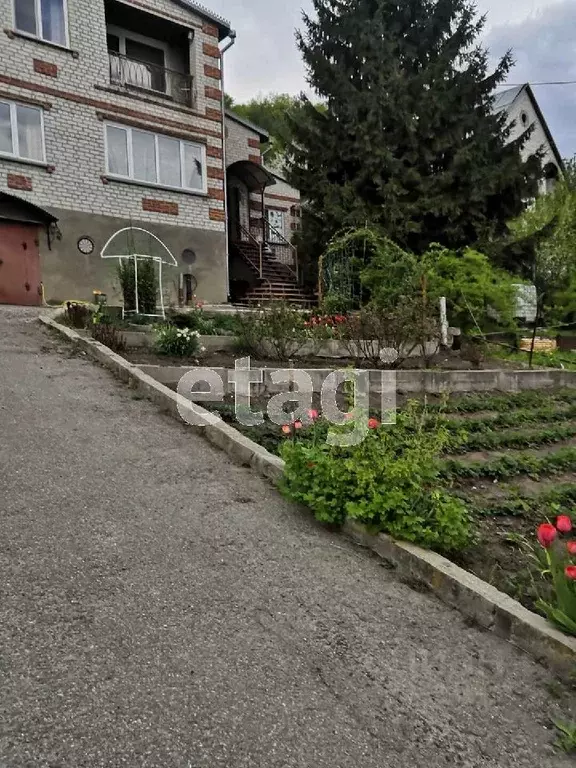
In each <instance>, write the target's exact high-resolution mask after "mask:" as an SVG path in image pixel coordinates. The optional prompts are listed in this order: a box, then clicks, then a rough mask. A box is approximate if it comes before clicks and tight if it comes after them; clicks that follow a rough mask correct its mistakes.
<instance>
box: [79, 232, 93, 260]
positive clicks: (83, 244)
mask: <svg viewBox="0 0 576 768" xmlns="http://www.w3.org/2000/svg"><path fill="white" fill-rule="evenodd" d="M78 250H79V251H80V253H83V254H84V255H85V256H88V255H89V254H90V253H93V252H94V240H92V238H90V237H81V238H80V240H78Z"/></svg>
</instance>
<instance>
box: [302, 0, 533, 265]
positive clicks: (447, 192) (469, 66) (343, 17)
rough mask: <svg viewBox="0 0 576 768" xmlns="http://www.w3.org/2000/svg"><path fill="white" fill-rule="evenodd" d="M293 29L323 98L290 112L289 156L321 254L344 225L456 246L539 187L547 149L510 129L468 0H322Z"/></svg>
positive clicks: (499, 221) (485, 236) (497, 74)
mask: <svg viewBox="0 0 576 768" xmlns="http://www.w3.org/2000/svg"><path fill="white" fill-rule="evenodd" d="M313 5H314V9H315V11H316V17H315V18H312V17H311V16H309V15H306V14H304V16H303V20H304V30H303V32H300V33H297V42H298V45H299V48H300V50H301V52H302V55H303V58H304V62H305V65H306V67H307V71H308V81H309V84H310V86H311V88H312V89H313V90H314V92H315V96H316V97H319V98H320V99H321V100H322V101H323V102H324V103H325V105H326V109H323V110H319V109H317V108H316V107H315V106H314V105H313V104H312V103H311V102H310V101H309V100H307V99H306V98H305V97H302V102H303V108H302V109H301V110H299V111H298V113H297V116H296V119H294V118H289V119H290V121H291V128H292V132H293V144H292V146H291V148H290V151H289V156H288V167H289V169H290V175H291V180H292V182H293V183H294V184H295V185H296V186H298V187H299V188H300V190H301V192H302V196H303V198H304V199H305V200H306V201H307V206H306V218H307V222H308V230H307V235H308V237H309V238H310V240H311V243H312V247H313V249H314V250H315V252H316V253H317V254H319V253H320V252H321V250H322V248H323V247H324V245H325V244H326V242H327V241H328V240H329V239H330V237H332V236H333V235H334V233H335V232H337V231H338V230H340V229H342V228H343V227H347V226H358V225H364V224H366V223H367V222H369V223H370V224H371V225H379V226H381V227H382V229H383V231H384V232H385V233H386V234H387V235H388V236H389V237H390V238H391V239H393V240H394V241H395V242H396V243H398V244H399V245H400V246H401V247H403V248H407V249H409V250H411V251H414V252H415V253H422V252H423V251H425V250H426V249H427V247H428V246H429V245H430V243H432V242H438V243H441V244H442V245H445V246H447V247H450V248H460V247H463V246H469V245H473V244H477V243H478V242H489V241H493V240H494V239H495V238H498V237H499V236H501V235H503V234H504V232H505V231H506V222H507V221H509V220H510V219H512V218H514V217H515V216H517V215H519V214H520V212H521V211H522V208H523V201H524V200H526V198H528V197H531V196H534V194H535V187H536V183H537V177H538V175H539V165H540V163H539V158H538V157H535V158H534V159H533V160H532V161H529V162H528V163H524V162H523V161H522V159H521V156H520V150H521V148H522V147H523V145H524V143H525V142H526V140H527V138H528V137H529V135H530V132H531V128H529V129H528V130H527V131H525V132H524V133H523V134H522V136H520V137H519V138H518V139H516V140H515V141H509V137H510V126H506V116H505V115H504V114H499V115H496V114H494V113H493V111H492V97H493V94H494V89H495V87H496V86H497V85H499V84H500V83H502V82H503V81H504V80H505V79H506V77H507V75H508V73H509V71H510V69H511V68H512V66H513V60H512V55H511V53H510V52H509V53H507V54H506V55H505V56H504V57H503V58H502V59H501V60H500V61H499V63H498V65H497V67H496V69H495V70H494V71H493V72H491V73H490V72H489V67H488V53H487V51H486V50H485V49H484V48H483V47H482V46H481V45H480V44H479V43H478V37H479V35H480V33H481V31H482V28H483V26H484V23H485V19H484V17H482V18H478V17H477V16H476V9H475V6H474V4H473V3H472V2H471V0H313Z"/></svg>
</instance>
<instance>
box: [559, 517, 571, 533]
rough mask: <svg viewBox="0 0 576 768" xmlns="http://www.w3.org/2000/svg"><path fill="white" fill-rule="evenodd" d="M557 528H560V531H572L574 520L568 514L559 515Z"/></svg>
mask: <svg viewBox="0 0 576 768" xmlns="http://www.w3.org/2000/svg"><path fill="white" fill-rule="evenodd" d="M556 528H558V530H559V531H560V533H570V531H571V530H572V520H570V518H569V517H568V515H558V517H557V518H556Z"/></svg>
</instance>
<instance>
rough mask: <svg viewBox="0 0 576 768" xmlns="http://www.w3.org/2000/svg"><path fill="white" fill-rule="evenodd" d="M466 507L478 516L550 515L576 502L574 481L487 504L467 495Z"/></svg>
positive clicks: (570, 506)
mask: <svg viewBox="0 0 576 768" xmlns="http://www.w3.org/2000/svg"><path fill="white" fill-rule="evenodd" d="M462 498H466V501H467V504H468V508H469V509H470V510H471V511H472V512H474V514H475V515H478V516H492V517H495V516H510V517H521V516H530V515H538V516H539V517H542V516H543V517H551V516H553V515H554V514H557V513H558V511H560V510H562V509H572V508H573V507H574V504H575V503H576V483H563V484H562V485H558V486H556V487H554V488H551V489H550V490H547V491H543V492H542V493H539V494H537V495H536V496H525V495H522V494H515V495H512V496H509V497H508V498H502V499H495V500H494V501H492V502H490V503H489V504H476V503H475V502H474V500H473V499H471V498H470V497H469V496H468V497H466V496H465V495H462Z"/></svg>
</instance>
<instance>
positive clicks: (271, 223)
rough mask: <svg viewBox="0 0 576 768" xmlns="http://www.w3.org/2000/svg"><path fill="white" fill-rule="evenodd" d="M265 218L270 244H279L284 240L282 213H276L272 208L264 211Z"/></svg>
mask: <svg viewBox="0 0 576 768" xmlns="http://www.w3.org/2000/svg"><path fill="white" fill-rule="evenodd" d="M266 218H267V220H268V228H269V236H268V240H269V241H270V242H271V243H281V242H283V240H284V212H283V211H276V210H274V209H273V208H267V209H266Z"/></svg>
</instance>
